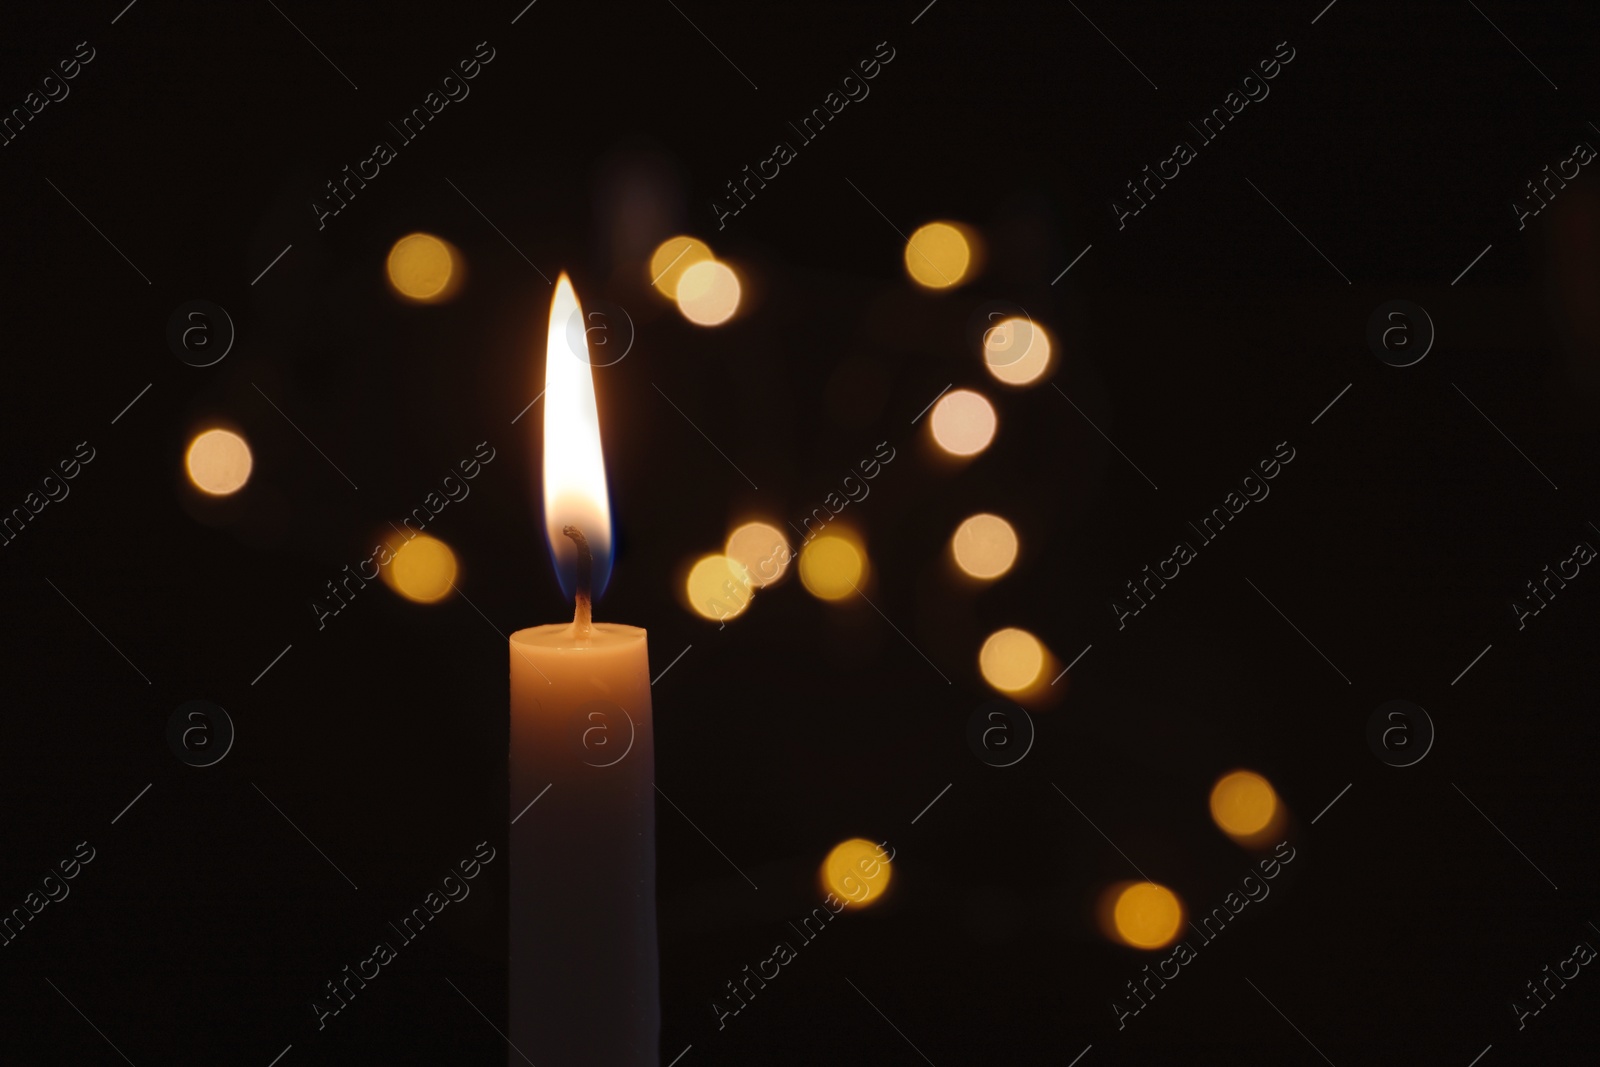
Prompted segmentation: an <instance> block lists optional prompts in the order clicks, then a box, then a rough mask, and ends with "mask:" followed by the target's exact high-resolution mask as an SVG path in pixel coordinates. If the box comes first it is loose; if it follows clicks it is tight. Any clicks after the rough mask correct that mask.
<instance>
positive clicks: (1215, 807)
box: [1211, 771, 1280, 844]
mask: <svg viewBox="0 0 1600 1067" xmlns="http://www.w3.org/2000/svg"><path fill="white" fill-rule="evenodd" d="M1279 813H1280V806H1279V804H1278V793H1277V790H1275V789H1273V788H1272V783H1271V782H1269V781H1267V780H1266V779H1265V778H1263V777H1262V776H1261V775H1259V774H1257V773H1255V772H1254V771H1230V772H1229V773H1227V774H1225V775H1223V776H1222V777H1221V778H1218V779H1217V784H1216V785H1215V786H1213V787H1212V788H1211V818H1212V819H1213V820H1214V821H1215V822H1216V824H1217V827H1218V828H1219V829H1220V830H1222V832H1223V833H1225V834H1227V835H1228V836H1229V837H1232V838H1234V839H1235V840H1238V841H1242V842H1244V843H1247V844H1253V843H1255V842H1256V840H1257V839H1258V838H1261V837H1262V836H1265V835H1270V834H1271V833H1272V831H1273V830H1274V829H1276V828H1277V826H1278V824H1279V821H1280V820H1279Z"/></svg>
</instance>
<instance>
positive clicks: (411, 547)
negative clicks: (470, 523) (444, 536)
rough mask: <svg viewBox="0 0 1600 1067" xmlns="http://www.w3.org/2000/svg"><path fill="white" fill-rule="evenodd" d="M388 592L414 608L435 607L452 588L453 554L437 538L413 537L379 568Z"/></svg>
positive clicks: (454, 562) (421, 535)
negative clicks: (397, 595) (433, 605)
mask: <svg viewBox="0 0 1600 1067" xmlns="http://www.w3.org/2000/svg"><path fill="white" fill-rule="evenodd" d="M383 580H384V581H385V582H387V583H388V585H389V588H390V589H393V590H394V591H395V592H396V593H399V594H400V595H401V596H403V597H405V598H406V599H407V600H410V601H413V602H415V603H418V604H435V603H437V602H439V601H441V600H443V599H444V598H445V597H447V596H449V595H450V593H451V591H452V590H453V589H454V588H455V580H456V554H455V553H454V552H452V551H451V550H450V546H449V545H447V544H445V543H444V542H443V541H441V540H439V539H438V538H437V537H430V536H428V535H427V534H417V535H416V536H415V537H413V538H412V539H411V540H409V541H407V542H406V543H405V544H403V545H401V546H400V550H399V551H398V552H396V553H395V554H394V558H393V559H392V560H390V561H389V565H388V566H387V567H384V568H383Z"/></svg>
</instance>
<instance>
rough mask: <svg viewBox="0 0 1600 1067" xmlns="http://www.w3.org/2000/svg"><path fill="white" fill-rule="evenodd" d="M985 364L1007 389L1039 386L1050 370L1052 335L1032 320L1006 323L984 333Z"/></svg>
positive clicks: (1020, 319)
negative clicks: (1031, 384) (1010, 386)
mask: <svg viewBox="0 0 1600 1067" xmlns="http://www.w3.org/2000/svg"><path fill="white" fill-rule="evenodd" d="M983 364H984V366H986V367H988V368H989V373H990V374H992V375H994V376H995V378H997V379H998V380H1000V381H1002V382H1005V383H1006V384H1007V385H1028V384H1030V383H1032V382H1036V381H1038V380H1039V378H1040V377H1041V376H1042V375H1043V374H1044V372H1045V371H1047V370H1049V369H1050V334H1049V333H1047V332H1046V331H1045V328H1044V327H1043V326H1040V325H1039V324H1038V323H1036V322H1034V321H1033V320H1031V319H1027V318H1009V319H1002V320H1001V321H1000V322H997V323H995V324H994V325H993V326H991V327H989V328H988V329H987V330H985V331H984V332H983Z"/></svg>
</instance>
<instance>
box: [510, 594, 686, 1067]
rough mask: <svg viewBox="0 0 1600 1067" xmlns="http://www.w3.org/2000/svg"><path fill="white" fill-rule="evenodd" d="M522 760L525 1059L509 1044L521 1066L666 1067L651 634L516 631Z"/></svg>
mask: <svg viewBox="0 0 1600 1067" xmlns="http://www.w3.org/2000/svg"><path fill="white" fill-rule="evenodd" d="M510 766H511V816H512V817H513V818H515V819H516V822H515V824H514V825H513V826H512V827H511V832H510V852H511V873H510V880H511V893H510V898H511V899H510V904H511V906H510V917H509V927H510V957H509V962H510V968H509V970H510V974H509V978H510V999H509V1014H510V1036H511V1042H512V1044H514V1045H515V1046H516V1047H517V1048H518V1049H520V1050H521V1053H522V1055H519V1054H518V1053H517V1052H516V1051H511V1050H508V1059H507V1062H508V1063H510V1064H524V1063H526V1061H525V1060H524V1059H523V1055H526V1056H527V1057H528V1058H530V1059H532V1060H533V1062H534V1063H536V1064H539V1067H579V1065H583V1067H592V1065H594V1064H605V1065H607V1067H657V1065H658V1064H659V1062H660V1059H659V1053H658V1041H659V1031H660V1025H661V998H660V988H659V984H660V979H659V967H658V954H657V947H656V899H655V869H656V868H655V861H656V849H655V744H654V737H653V732H652V727H651V712H650V667H649V660H648V656H647V654H646V645H645V631H644V630H642V629H639V628H637V627H633V626H620V625H616V624H607V623H596V624H595V625H594V628H593V630H592V631H591V633H590V634H589V636H588V637H586V638H581V639H580V638H578V637H577V636H576V634H575V631H574V628H573V627H572V626H571V625H567V624H560V625H553V626H535V627H530V628H529V629H525V630H518V631H517V632H516V633H514V634H512V635H511V764H510ZM546 786H548V787H549V791H548V792H545V793H544V794H543V795H542V796H541V795H540V793H541V791H542V790H544V789H545V787H546ZM535 797H538V798H539V800H538V803H536V804H534V805H533V806H532V807H531V808H527V809H526V810H525V811H524V810H523V809H524V806H525V805H527V804H528V802H529V801H530V800H533V799H534V798H535ZM519 812H520V813H521V814H520V816H519Z"/></svg>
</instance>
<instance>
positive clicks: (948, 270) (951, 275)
mask: <svg viewBox="0 0 1600 1067" xmlns="http://www.w3.org/2000/svg"><path fill="white" fill-rule="evenodd" d="M905 261H906V273H907V274H909V275H911V280H912V281H914V282H916V283H917V284H918V285H920V286H922V287H924V288H926V289H948V288H950V287H951V286H953V285H959V284H960V283H961V281H962V279H963V278H965V277H966V275H967V269H968V268H969V267H970V266H971V265H972V243H971V242H970V241H968V240H967V236H966V234H965V233H963V232H962V230H961V228H960V227H959V226H957V225H956V224H955V223H950V222H930V223H927V224H926V225H923V226H918V227H917V228H916V230H915V231H914V232H913V233H912V234H911V239H910V240H908V241H907V242H906V247H905Z"/></svg>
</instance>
